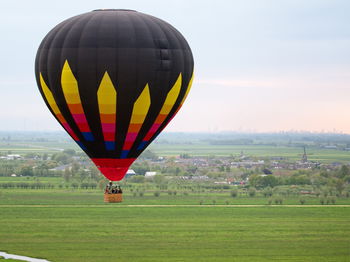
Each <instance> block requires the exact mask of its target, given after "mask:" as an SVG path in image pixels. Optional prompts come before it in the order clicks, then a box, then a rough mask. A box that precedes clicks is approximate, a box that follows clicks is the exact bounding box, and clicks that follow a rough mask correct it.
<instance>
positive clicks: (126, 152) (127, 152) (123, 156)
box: [120, 150, 129, 158]
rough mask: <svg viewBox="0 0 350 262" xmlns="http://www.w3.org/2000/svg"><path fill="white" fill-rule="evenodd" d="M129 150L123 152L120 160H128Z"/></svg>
mask: <svg viewBox="0 0 350 262" xmlns="http://www.w3.org/2000/svg"><path fill="white" fill-rule="evenodd" d="M128 154H129V150H123V151H122V154H121V156H120V158H128Z"/></svg>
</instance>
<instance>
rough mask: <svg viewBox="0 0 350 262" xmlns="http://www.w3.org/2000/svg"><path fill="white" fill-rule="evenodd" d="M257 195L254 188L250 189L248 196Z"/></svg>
mask: <svg viewBox="0 0 350 262" xmlns="http://www.w3.org/2000/svg"><path fill="white" fill-rule="evenodd" d="M255 194H256V189H255V188H254V187H251V188H249V191H248V195H249V196H250V197H254V196H255Z"/></svg>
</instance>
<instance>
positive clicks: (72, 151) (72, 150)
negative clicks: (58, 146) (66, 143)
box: [63, 148, 75, 156]
mask: <svg viewBox="0 0 350 262" xmlns="http://www.w3.org/2000/svg"><path fill="white" fill-rule="evenodd" d="M63 153H65V154H67V155H70V156H74V155H75V150H74V149H70V148H68V149H65V150H63Z"/></svg>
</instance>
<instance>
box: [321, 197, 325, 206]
mask: <svg viewBox="0 0 350 262" xmlns="http://www.w3.org/2000/svg"><path fill="white" fill-rule="evenodd" d="M324 203H325V200H324V198H323V197H322V198H320V204H321V205H324Z"/></svg>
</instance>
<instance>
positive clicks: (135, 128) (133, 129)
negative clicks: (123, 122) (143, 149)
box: [128, 124, 142, 133]
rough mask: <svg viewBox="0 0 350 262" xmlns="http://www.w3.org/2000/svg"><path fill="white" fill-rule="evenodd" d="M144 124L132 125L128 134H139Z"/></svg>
mask: <svg viewBox="0 0 350 262" xmlns="http://www.w3.org/2000/svg"><path fill="white" fill-rule="evenodd" d="M141 126H142V124H130V125H129V129H128V133H138V132H139V130H140V129H141Z"/></svg>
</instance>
